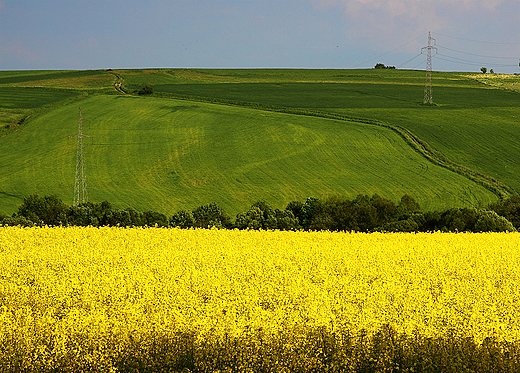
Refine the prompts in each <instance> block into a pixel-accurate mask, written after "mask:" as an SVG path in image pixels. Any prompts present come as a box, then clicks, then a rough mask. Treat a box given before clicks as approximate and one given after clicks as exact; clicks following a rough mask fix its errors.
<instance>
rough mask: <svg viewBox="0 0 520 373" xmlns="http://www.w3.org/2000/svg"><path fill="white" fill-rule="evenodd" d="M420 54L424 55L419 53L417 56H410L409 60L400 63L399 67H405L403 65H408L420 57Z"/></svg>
mask: <svg viewBox="0 0 520 373" xmlns="http://www.w3.org/2000/svg"><path fill="white" fill-rule="evenodd" d="M420 56H422V54H421V53H419V54H418V55H416V56H415V57H412V58H410V59H409V60H408V61H405V62H403V63H402V64H400V65H398V66H397V68H401V67H403V66H404V65H406V64H407V63H409V62H412V61H413V60H415V59H416V58H417V57H420ZM421 63H422V62H421Z"/></svg>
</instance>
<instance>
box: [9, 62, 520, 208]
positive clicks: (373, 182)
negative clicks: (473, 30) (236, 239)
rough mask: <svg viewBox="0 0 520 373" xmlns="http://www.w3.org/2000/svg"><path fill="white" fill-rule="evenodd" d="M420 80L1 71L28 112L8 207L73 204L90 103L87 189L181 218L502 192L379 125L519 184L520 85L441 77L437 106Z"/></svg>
mask: <svg viewBox="0 0 520 373" xmlns="http://www.w3.org/2000/svg"><path fill="white" fill-rule="evenodd" d="M119 78H122V82H123V87H124V88H125V89H126V90H127V92H129V93H132V92H133V91H134V90H137V89H139V88H140V87H142V86H143V85H144V84H152V85H153V88H154V91H155V92H156V94H154V95H152V96H145V97H137V96H130V95H116V94H115V93H116V92H115V89H114V86H113V84H114V83H115V82H116V80H117V79H119ZM423 89H424V72H419V71H399V70H385V71H377V70H287V69H253V70H185V69H178V70H167V69H164V70H118V71H114V72H104V71H87V72H63V71H60V72H48V71H47V72H0V121H2V120H3V121H4V123H12V121H13V118H18V117H27V116H29V119H28V120H27V121H25V122H24V123H23V124H22V125H18V126H12V125H11V126H9V128H7V129H4V130H3V132H0V213H3V214H10V213H12V212H14V211H15V209H16V207H17V206H18V205H19V204H20V202H21V201H22V199H23V197H24V196H26V195H28V194H31V193H38V194H40V195H46V194H57V195H58V196H60V197H61V198H62V199H63V200H65V201H66V202H69V203H70V202H72V196H73V185H74V170H75V156H76V140H75V139H74V138H69V136H73V135H75V134H76V132H77V120H78V107H80V106H81V108H82V113H83V117H84V118H85V119H88V120H89V121H90V124H85V126H84V132H85V133H86V134H88V135H91V136H92V139H86V140H85V142H84V144H85V155H86V166H87V178H88V179H87V182H88V191H89V198H90V200H92V201H102V200H108V201H110V202H112V203H114V205H116V206H118V207H128V206H132V207H135V208H137V209H139V210H141V211H144V210H149V209H151V210H156V211H160V212H164V213H167V214H171V213H173V212H175V211H177V210H179V209H185V208H189V209H191V208H195V207H197V206H199V205H202V204H205V203H209V202H217V203H219V204H221V205H222V207H224V209H225V210H226V211H228V212H229V213H230V214H236V213H238V212H240V211H244V210H246V209H247V208H248V207H249V205H250V204H251V203H253V202H255V201H257V200H260V199H263V200H266V201H267V202H268V203H270V204H272V205H273V206H274V207H278V208H282V207H285V204H287V202H289V201H291V200H303V199H305V198H307V197H309V196H314V197H320V198H321V197H326V196H330V195H336V194H339V195H347V196H355V195H356V194H358V193H363V194H373V193H378V194H380V195H381V196H384V197H387V198H390V199H393V200H394V201H395V200H397V199H399V198H400V197H401V196H402V195H403V194H405V193H408V194H410V195H412V196H414V197H415V198H416V199H417V200H418V201H419V203H420V204H421V206H422V207H423V208H424V209H443V208H448V207H454V206H474V205H478V204H486V203H488V202H491V201H494V200H496V199H497V196H496V195H495V194H493V193H492V192H491V191H490V190H488V189H485V188H484V187H483V186H481V185H478V184H477V183H475V182H473V181H472V180H470V179H468V178H467V177H464V176H463V175H461V174H457V173H455V172H452V171H450V170H449V169H447V168H443V167H440V166H438V165H436V164H434V163H432V162H430V161H429V160H427V159H426V158H425V157H424V156H422V155H421V154H420V153H419V152H417V151H416V150H414V149H413V148H412V147H411V146H410V145H409V144H408V143H407V142H406V141H405V140H404V139H403V137H401V136H400V135H399V134H398V133H397V132H396V131H393V130H391V129H390V128H387V127H384V126H379V125H374V124H370V123H371V122H370V120H377V121H379V122H382V123H384V124H385V125H388V126H389V127H395V126H400V127H402V128H404V129H407V130H409V131H410V132H411V133H412V134H413V135H415V136H416V137H418V138H419V139H421V140H423V141H426V143H428V144H429V145H430V146H431V147H432V148H434V149H435V150H436V151H438V152H440V153H441V154H442V155H444V156H446V157H448V158H449V159H451V160H452V161H454V162H456V163H459V164H461V165H463V166H465V167H467V168H469V169H471V170H475V171H478V172H480V173H482V174H484V175H488V176H492V177H494V178H496V179H497V180H499V181H500V182H502V183H505V184H507V185H508V186H511V187H513V188H515V189H517V190H519V189H520V178H519V177H517V176H516V175H519V174H520V173H519V172H520V165H517V164H515V159H517V158H518V157H519V156H520V141H518V140H516V138H515V136H514V135H515V134H516V133H518V129H519V128H518V126H519V125H518V121H517V119H515V118H517V117H516V116H517V115H520V110H519V109H518V107H517V106H518V105H517V102H518V99H519V98H520V96H519V93H516V92H511V91H506V90H503V89H497V88H496V87H494V88H493V87H491V86H490V85H485V84H482V83H480V82H479V81H477V80H476V79H472V78H468V77H464V76H462V75H461V74H459V73H435V74H434V101H435V102H436V103H437V106H433V107H427V106H424V105H422V94H423ZM85 92H88V95H86V94H85ZM24 94H27V98H26V99H25V98H24ZM255 105H256V106H258V107H259V108H255ZM270 108H271V109H272V108H276V109H277V110H278V111H272V110H265V109H270ZM285 109H287V110H286V112H285V113H284V112H283V111H284V110H285ZM291 110H292V111H291ZM298 110H299V112H298V113H300V114H305V111H306V110H312V111H314V112H319V113H334V114H340V115H343V116H345V118H342V119H343V120H334V119H326V118H323V117H319V116H308V115H295V114H294V113H295V112H296V111H298ZM17 116H18V117H17ZM2 118H7V119H2ZM348 118H350V120H348ZM352 118H359V121H356V120H353V119H352ZM8 120H10V121H11V122H8ZM367 120H368V121H367ZM1 124H2V123H0V125H1ZM0 131H1V129H0Z"/></svg>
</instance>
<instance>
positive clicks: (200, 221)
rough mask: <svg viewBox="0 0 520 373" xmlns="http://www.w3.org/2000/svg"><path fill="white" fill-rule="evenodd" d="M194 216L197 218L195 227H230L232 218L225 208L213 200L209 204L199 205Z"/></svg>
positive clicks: (194, 211)
mask: <svg viewBox="0 0 520 373" xmlns="http://www.w3.org/2000/svg"><path fill="white" fill-rule="evenodd" d="M193 218H194V219H195V227H198V228H212V227H216V228H230V227H231V218H230V217H229V215H227V214H226V213H225V212H224V210H223V209H222V208H221V207H220V206H219V205H217V204H216V203H214V202H212V203H209V204H207V205H203V206H200V207H197V208H196V209H195V210H193Z"/></svg>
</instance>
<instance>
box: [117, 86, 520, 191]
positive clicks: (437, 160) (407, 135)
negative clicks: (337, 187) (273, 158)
mask: <svg viewBox="0 0 520 373" xmlns="http://www.w3.org/2000/svg"><path fill="white" fill-rule="evenodd" d="M125 94H126V93H125ZM158 96H159V97H161V96H163V97H171V98H175V99H181V100H187V101H199V102H207V103H212V104H220V105H229V106H238V107H247V108H250V109H258V110H264V111H272V112H278V113H285V114H293V115H303V116H312V117H321V118H326V119H333V120H340V121H348V122H356V123H364V124H369V125H375V126H379V127H385V128H388V129H390V130H391V131H394V132H395V133H397V134H398V135H399V136H400V137H401V138H402V139H403V140H404V141H405V142H406V143H407V144H408V145H410V146H411V147H412V148H413V149H414V150H415V151H417V152H418V153H419V154H421V155H422V156H423V157H425V158H426V159H427V160H428V161H430V162H432V163H433V164H436V165H438V166H441V167H444V168H446V169H448V170H450V171H452V172H455V173H457V174H459V175H462V176H464V177H466V178H468V179H470V180H472V181H473V182H475V183H477V184H479V185H481V186H483V187H484V188H486V189H488V190H489V191H491V192H493V193H494V194H496V195H497V196H498V197H499V198H500V199H503V198H507V197H509V196H511V195H515V194H517V192H516V191H515V190H514V189H513V188H511V187H510V186H508V185H506V184H504V183H502V182H500V181H499V180H497V179H495V178H493V177H490V176H488V175H485V174H482V173H480V172H477V171H474V170H472V169H470V168H468V167H466V166H463V165H461V164H458V163H456V162H454V161H452V160H451V159H449V158H447V157H446V156H444V155H443V154H442V153H440V152H439V151H437V150H435V149H433V148H432V147H431V146H430V145H429V144H428V143H427V142H426V141H424V140H422V139H420V138H419V137H417V136H416V135H414V134H413V133H412V132H411V131H409V130H408V129H406V128H404V127H401V126H395V125H392V124H390V123H387V122H383V121H380V120H376V119H367V118H360V117H351V116H347V115H342V114H335V113H329V112H323V111H318V110H305V109H292V108H284V107H274V106H268V105H263V104H259V103H252V102H238V101H229V100H222V99H214V98H206V97H198V96H187V95H176V94H171V93H169V94H160V95H158Z"/></svg>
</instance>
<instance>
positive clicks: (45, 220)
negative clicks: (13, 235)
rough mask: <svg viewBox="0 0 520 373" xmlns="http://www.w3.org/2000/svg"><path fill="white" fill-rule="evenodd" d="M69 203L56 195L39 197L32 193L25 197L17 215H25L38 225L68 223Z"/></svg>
mask: <svg viewBox="0 0 520 373" xmlns="http://www.w3.org/2000/svg"><path fill="white" fill-rule="evenodd" d="M66 211H67V205H66V204H65V203H64V202H63V201H62V200H61V199H60V198H59V197H58V196H56V195H52V196H44V197H39V196H38V195H37V194H31V195H29V196H27V197H25V198H24V200H23V202H22V204H21V205H20V206H19V207H18V211H17V213H16V216H23V217H24V218H26V219H28V220H30V221H32V222H33V223H35V224H38V225H50V226H55V225H60V224H61V223H66Z"/></svg>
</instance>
